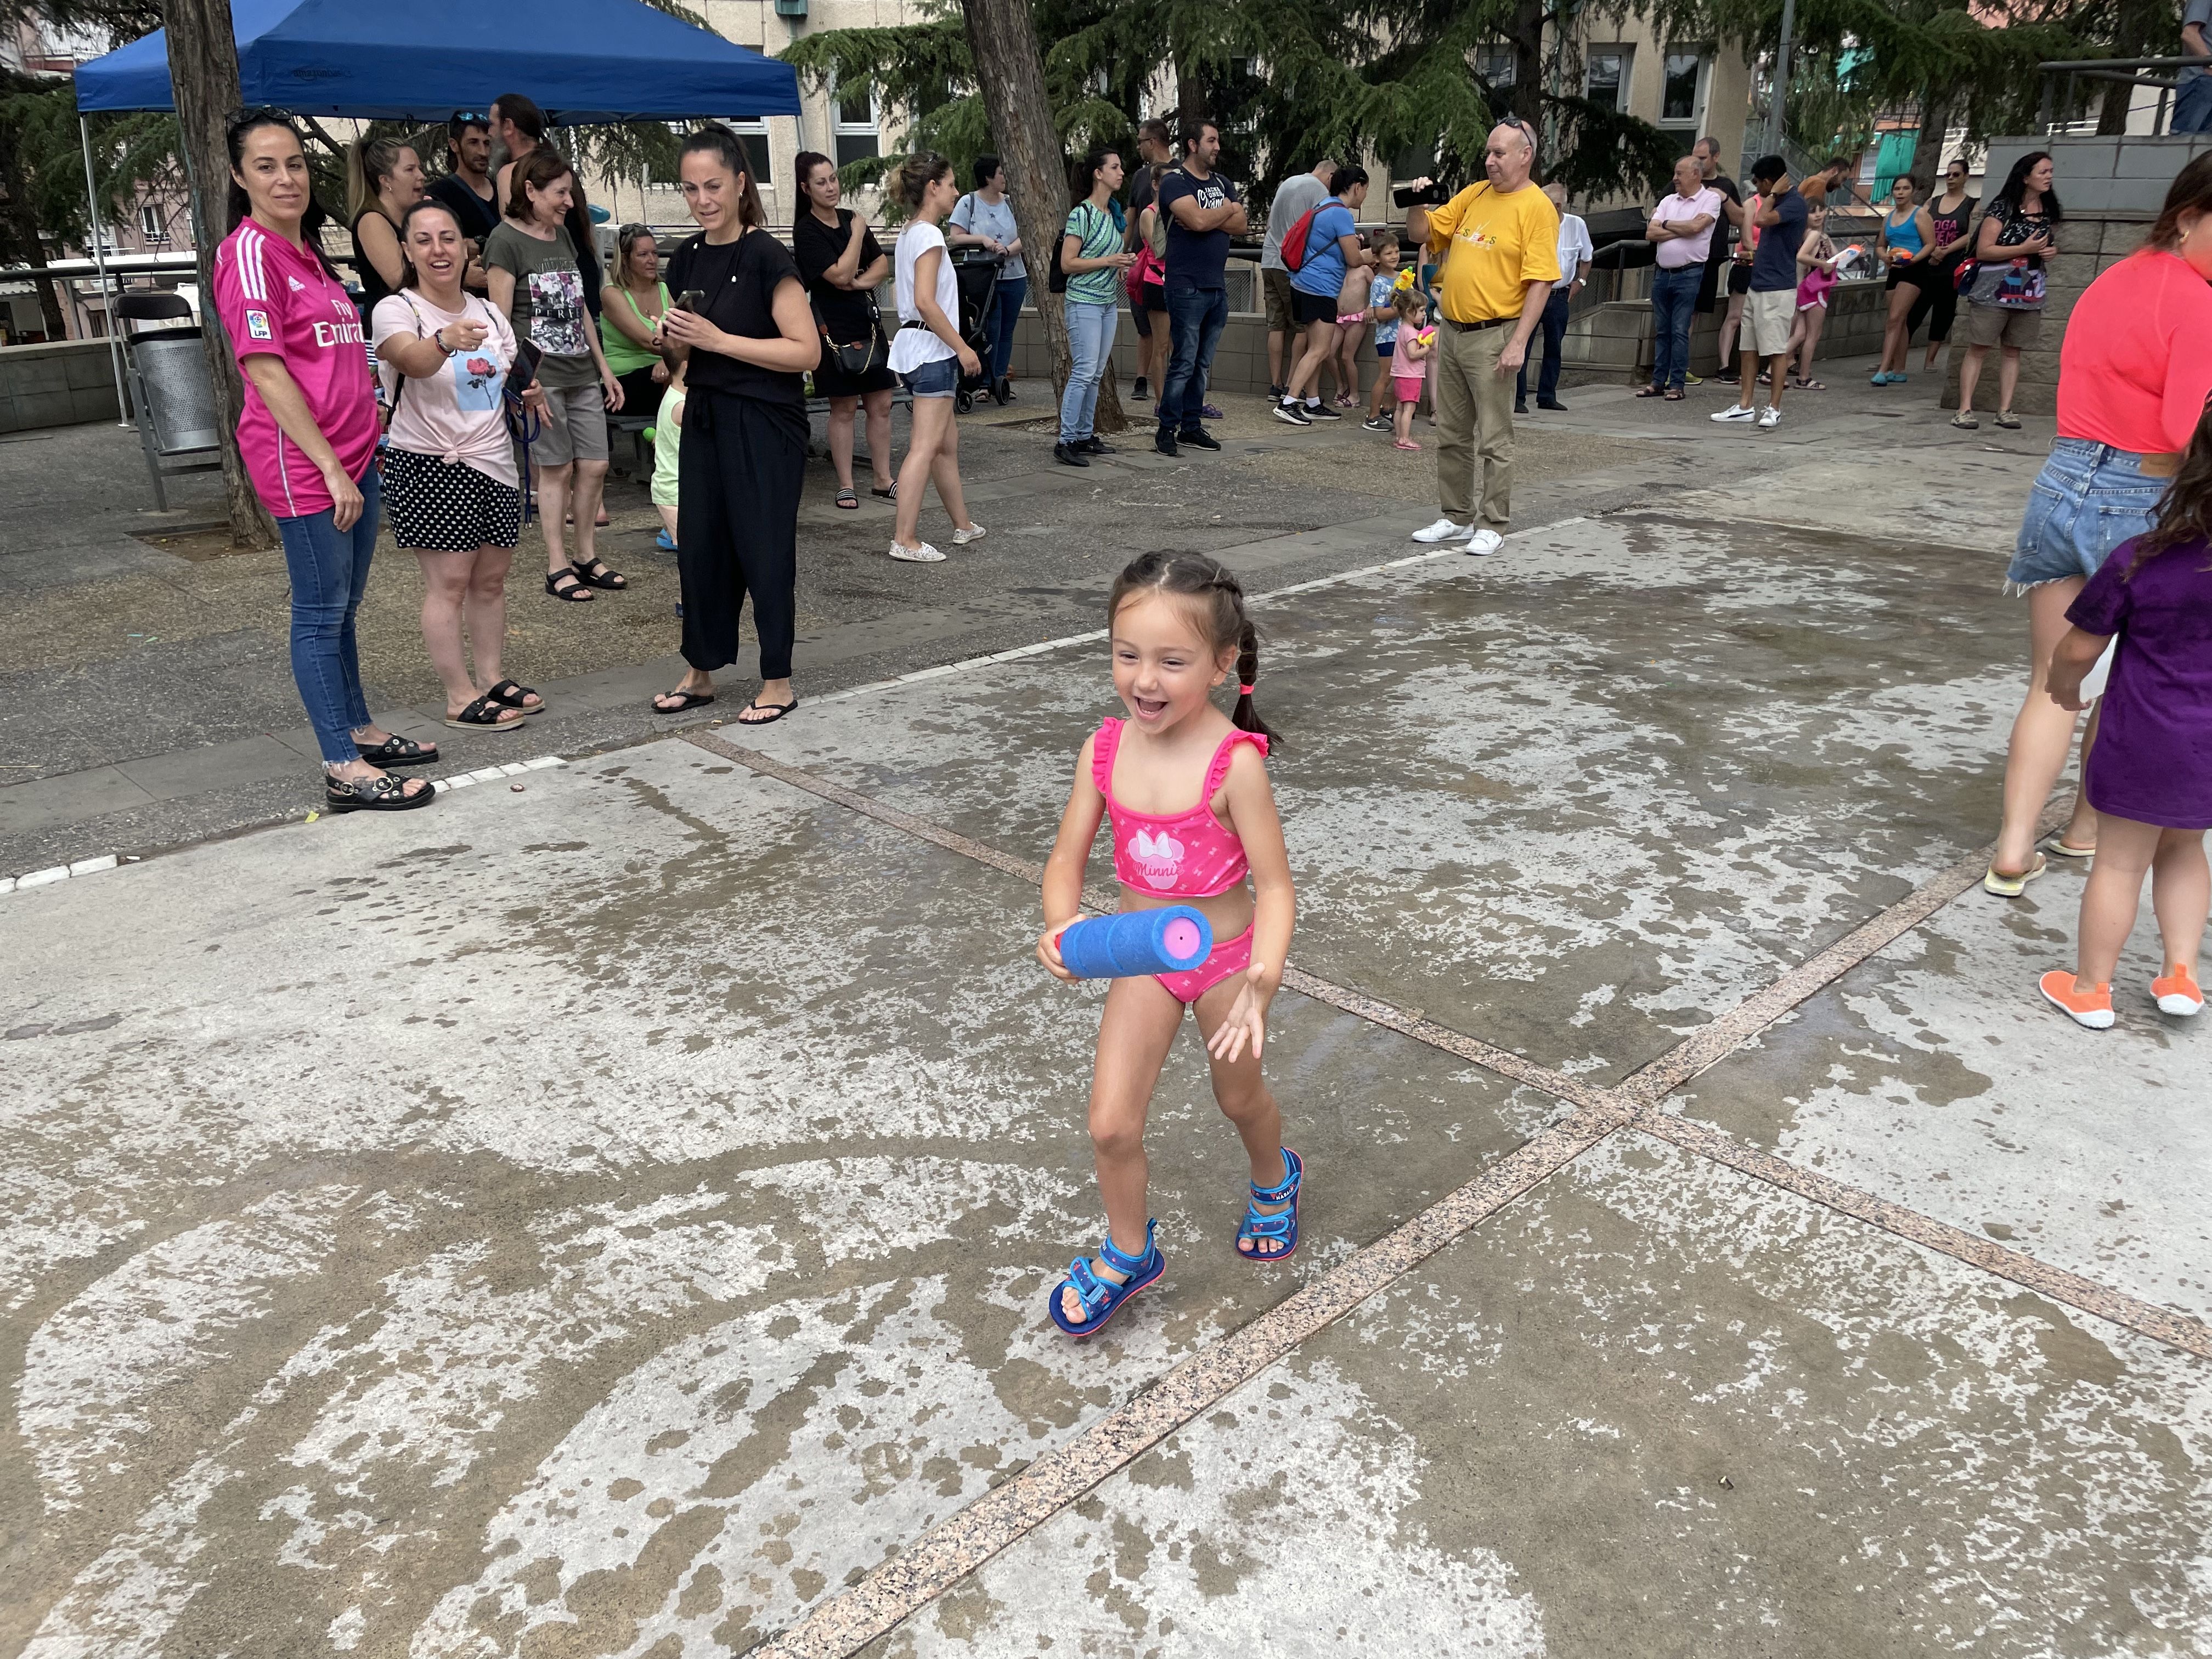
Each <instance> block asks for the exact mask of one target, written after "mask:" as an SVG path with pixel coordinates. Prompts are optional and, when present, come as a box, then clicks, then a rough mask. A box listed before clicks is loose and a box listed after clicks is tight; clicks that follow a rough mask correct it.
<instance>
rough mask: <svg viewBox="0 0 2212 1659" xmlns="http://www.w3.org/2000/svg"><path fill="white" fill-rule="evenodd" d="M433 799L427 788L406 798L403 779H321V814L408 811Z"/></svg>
mask: <svg viewBox="0 0 2212 1659" xmlns="http://www.w3.org/2000/svg"><path fill="white" fill-rule="evenodd" d="M437 798H438V792H437V791H436V790H435V789H432V788H429V787H427V786H426V787H423V788H422V789H421V790H418V791H417V792H416V793H414V794H411V795H410V794H409V793H407V781H406V780H405V779H404V778H395V777H392V776H390V775H386V776H383V777H377V778H333V777H331V776H328V775H325V777H324V779H323V811H325V812H411V811H414V810H415V809H416V807H418V806H428V805H429V804H430V803H431V802H432V801H434V800H435V799H437Z"/></svg>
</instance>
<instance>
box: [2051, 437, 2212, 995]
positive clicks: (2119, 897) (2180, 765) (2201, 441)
mask: <svg viewBox="0 0 2212 1659" xmlns="http://www.w3.org/2000/svg"><path fill="white" fill-rule="evenodd" d="M2066 619H2067V621H2069V622H2070V623H2073V624H2074V626H2073V629H2072V630H2071V631H2070V632H2069V633H2068V634H2067V635H2065V636H2064V637H2063V638H2062V639H2061V640H2060V641H2058V647H2057V650H2056V651H2055V652H2053V653H2052V654H2051V674H2050V678H2048V679H2047V680H2045V686H2046V687H2047V689H2048V690H2049V691H2050V693H2051V698H2052V700H2053V701H2054V702H2057V704H2058V706H2059V707H2060V708H2070V709H2073V710H2075V712H2077V713H2078V712H2079V711H2080V710H2081V707H2082V703H2083V698H2082V696H2081V682H2082V680H2083V679H2085V678H2087V675H2088V672H2089V670H2090V669H2091V668H2092V667H2093V666H2094V665H2095V664H2096V661H2097V659H2098V658H2099V657H2100V656H2101V655H2102V654H2103V653H2104V650H2105V645H2106V641H2108V640H2110V639H2111V638H2112V636H2113V635H2118V636H2119V641H2120V643H2119V648H2118V650H2117V651H2115V652H2114V653H2112V672H2111V674H2110V675H2109V677H2108V678H2106V684H2105V696H2104V703H2103V712H2102V713H2101V714H2100V715H2099V717H2098V721H2097V740H2096V742H2095V743H2094V744H2092V745H2091V746H2090V749H2089V757H2088V759H2087V763H2085V767H2084V775H2083V783H2084V785H2085V787H2086V789H2087V793H2088V797H2089V805H2092V806H2093V807H2095V808H2096V809H2097V858H2096V862H2095V863H2093V864H2092V865H2091V866H2089V878H2088V880H2087V882H2086V883H2084V884H2083V885H2082V889H2081V926H2080V929H2079V939H2078V942H2077V944H2076V947H2075V958H2074V970H2073V971H2072V972H2071V973H2069V972H2068V971H2067V970H2066V969H2063V968H2056V969H2052V970H2051V972H2049V973H2047V974H2045V975H2044V976H2043V979H2042V981H2041V987H2042V991H2043V994H2044V996H2045V999H2046V1000H2048V1001H2049V1002H2051V1005H2052V1006H2055V1007H2057V1009H2058V1010H2059V1011H2060V1012H2062V1013H2064V1014H2065V1015H2066V1016H2067V1017H2068V1018H2070V1019H2072V1020H2073V1021H2074V1023H2075V1024H2077V1025H2086V1026H2087V1027H2088V1028H2089V1029H2090V1030H2093V1031H2101V1030H2106V1029H2108V1028H2109V1027H2110V1026H2111V1025H2112V1022H2113V1019H2114V1018H2115V1016H2114V1014H2113V1012H2112V975H2114V974H2115V973H2116V972H2118V969H2119V965H2120V949H2121V947H2122V946H2123V945H2125V944H2126V943H2127V939H2128V935H2129V933H2131V932H2133V931H2134V928H2135V925H2136V907H2137V906H2138V905H2139V904H2140V903H2141V902H2142V884H2143V877H2144V876H2145V875H2146V874H2148V876H2149V877H2150V902H2151V908H2152V910H2153V911H2154V913H2155V915H2157V918H2158V933H2159V939H2160V945H2161V947H2162V948H2161V951H2160V957H2159V960H2160V963H2161V964H2163V965H2164V966H2165V968H2166V971H2165V972H2164V973H2163V974H2160V975H2157V976H2156V977H2155V978H2154V979H2153V980H2152V981H2151V982H2150V996H2151V1000H2152V1001H2153V1002H2154V1003H2155V1004H2157V1006H2158V1008H2159V1012H2161V1013H2166V1014H2174V1015H2179V1016H2181V1017H2183V1018H2187V1017H2188V1016H2190V1015H2192V1014H2195V1013H2197V1012H2199V1011H2200V1010H2201V1009H2203V1006H2204V993H2203V990H2202V989H2200V988H2199V987H2198V985H2197V950H2198V948H2199V946H2200V945H2202V944H2203V937H2204V920H2205V909H2206V907H2207V904H2208V902H2212V867H2208V866H2207V865H2206V862H2205V858H2204V832H2205V830H2206V829H2212V415H2208V416H2205V417H2203V418H2201V419H2200V420H2199V421H2198V422H2197V434H2196V436H2195V437H2194V438H2193V439H2192V440H2191V443H2190V446H2189V449H2188V453H2186V454H2185V456H2184V457H2183V458H2182V462H2181V465H2180V468H2179V471H2177V472H2176V473H2175V475H2174V479H2173V483H2172V486H2171V487H2170V488H2169V489H2167V490H2166V496H2165V499H2164V500H2162V501H2160V503H2159V507H2158V512H2157V516H2156V517H2155V518H2154V519H2153V520H2152V521H2151V527H2150V528H2149V529H2148V531H2146V532H2143V534H2142V535H2140V536H2135V537H2131V538H2129V539H2128V540H2126V541H2124V542H2122V543H2121V544H2119V545H2118V547H2116V548H2114V549H2113V550H2112V553H2111V555H2110V556H2107V557H2106V560H2105V562H2104V563H2103V564H2102V565H2101V566H2100V567H2099V568H2098V571H2097V574H2095V575H2093V576H2092V577H2090V578H2089V585H2088V586H2087V587H2084V588H2083V589H2082V590H2081V592H2080V593H2079V594H2078V595H2076V596H2075V600H2074V603H2073V604H2072V605H2070V606H2069V607H2068V609H2067V612H2066Z"/></svg>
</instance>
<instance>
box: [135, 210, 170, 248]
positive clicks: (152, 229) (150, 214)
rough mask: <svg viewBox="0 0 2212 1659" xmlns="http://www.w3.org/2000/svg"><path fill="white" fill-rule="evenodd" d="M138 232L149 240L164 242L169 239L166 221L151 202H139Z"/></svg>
mask: <svg viewBox="0 0 2212 1659" xmlns="http://www.w3.org/2000/svg"><path fill="white" fill-rule="evenodd" d="M138 234H140V235H141V236H143V237H144V238H145V239H146V240H148V241H149V242H166V241H167V240H169V224H168V221H167V220H166V219H164V218H163V217H162V216H161V209H160V208H158V207H155V205H154V204H152V203H151V202H143V203H141V204H139V208H138Z"/></svg>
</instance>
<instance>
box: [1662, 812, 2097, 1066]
mask: <svg viewBox="0 0 2212 1659" xmlns="http://www.w3.org/2000/svg"><path fill="white" fill-rule="evenodd" d="M2071 806H2072V801H2071V799H2070V797H2069V799H2068V800H2067V801H2066V802H2064V803H2063V804H2061V805H2052V806H2051V807H2049V808H2047V809H2046V810H2045V812H2044V815H2043V822H2042V823H2040V824H2039V825H2038V826H2037V829H2036V832H2035V838H2036V840H2037V842H2041V841H2042V840H2043V838H2044V837H2045V836H2048V835H2050V834H2051V832H2052V831H2053V830H2055V829H2057V828H2058V827H2059V826H2060V825H2061V824H2063V823H2065V822H2066V819H2067V817H2068V816H2069V812H2070V810H2071ZM1995 854H1996V842H1990V844H1989V845H1987V846H1985V847H1978V848H1975V849H1974V850H1973V851H1972V852H1971V853H1968V854H1966V855H1965V856H1964V857H1963V858H1960V860H1957V861H1956V862H1955V863H1954V864H1951V865H1949V866H1947V867H1946V868H1944V869H1942V870H1940V871H1938V872H1936V874H1935V875H1933V876H1931V877H1929V878H1928V879H1927V880H1926V881H1923V882H1922V883H1921V884H1920V885H1919V886H1917V887H1916V888H1914V889H1913V890H1911V892H1910V893H1907V894H1906V895H1905V896H1904V897H1903V898H1901V899H1899V901H1898V902H1896V903H1895V904H1893V905H1891V906H1890V907H1889V908H1887V909H1886V910H1884V911H1882V912H1881V914H1879V915H1875V916H1874V917H1873V918H1871V919H1870V920H1869V921H1863V922H1862V923H1860V924H1859V926H1857V927H1854V928H1852V929H1851V931H1850V933H1846V934H1844V936H1843V938H1841V939H1838V940H1837V941H1836V942H1835V943H1834V944H1833V945H1829V946H1828V947H1827V948H1826V950H1824V951H1818V952H1816V953H1815V954H1814V955H1812V956H1809V957H1806V958H1805V960H1804V961H1802V962H1801V963H1798V964H1797V965H1796V967H1795V968H1792V969H1790V971H1789V972H1788V973H1786V974H1784V975H1782V977H1781V978H1780V979H1778V980H1776V981H1774V982H1773V983H1772V984H1771V985H1769V986H1768V987H1765V989H1764V990H1761V991H1758V992H1754V993H1753V994H1752V995H1750V996H1747V997H1746V998H1745V999H1744V1000H1742V1001H1741V1002H1739V1003H1737V1004H1736V1005H1735V1007H1733V1008H1731V1009H1729V1011H1728V1012H1726V1013H1724V1014H1723V1015H1722V1016H1721V1017H1720V1018H1718V1019H1716V1020H1714V1021H1713V1022H1712V1023H1711V1024H1709V1025H1705V1026H1701V1027H1699V1029H1698V1030H1696V1031H1694V1032H1692V1034H1691V1035H1690V1036H1688V1037H1687V1038H1686V1039H1685V1040H1684V1041H1683V1042H1680V1043H1679V1044H1677V1045H1676V1046H1675V1047H1674V1048H1670V1049H1668V1051H1667V1052H1666V1053H1665V1054H1662V1055H1660V1056H1659V1058H1658V1059H1656V1060H1653V1061H1652V1062H1651V1063H1650V1065H1648V1066H1644V1067H1643V1068H1642V1069H1641V1070H1639V1071H1637V1072H1634V1073H1631V1074H1630V1075H1629V1076H1627V1077H1626V1078H1624V1079H1622V1080H1621V1083H1620V1089H1621V1092H1622V1093H1624V1094H1626V1095H1628V1096H1630V1097H1632V1098H1634V1099H1635V1100H1637V1101H1638V1102H1639V1103H1649V1102H1652V1101H1657V1100H1663V1099H1664V1098H1666V1097H1667V1096H1668V1095H1669V1094H1671V1093H1673V1092H1674V1091H1675V1090H1676V1089H1679V1088H1680V1087H1681V1086H1682V1085H1684V1084H1685V1083H1687V1082H1688V1081H1689V1080H1690V1079H1692V1078H1693V1077H1696V1076H1697V1075H1698V1074H1699V1073H1700V1072H1705V1071H1709V1070H1710V1069H1711V1068H1712V1067H1713V1066H1717V1065H1718V1064H1719V1063H1720V1062H1721V1061H1722V1060H1725V1059H1727V1058H1728V1056H1729V1054H1733V1053H1735V1050H1736V1049H1738V1048H1741V1047H1742V1046H1743V1044H1744V1043H1745V1042H1747V1041H1749V1040H1750V1039H1751V1038H1752V1037H1754V1036H1758V1035H1759V1032H1761V1031H1763V1030H1765V1029H1766V1028H1767V1027H1768V1026H1770V1025H1771V1024H1774V1022H1775V1021H1776V1020H1778V1019H1779V1018H1782V1016H1783V1015H1784V1014H1786V1013H1788V1012H1790V1010H1791V1009H1792V1008H1795V1007H1796V1006H1797V1005H1798V1004H1799V1003H1801V1002H1802V1001H1804V1000H1806V999H1807V998H1808V997H1810V996H1812V995H1813V994H1814V993H1815V992H1817V991H1819V990H1820V988H1821V987H1823V986H1826V985H1827V984H1829V983H1831V982H1832V981H1835V980H1838V979H1840V978H1842V977H1843V975H1845V974H1847V973H1849V972H1850V970H1851V969H1854V968H1856V967H1857V966H1858V965H1859V963H1863V962H1864V961H1865V960H1866V959H1867V958H1868V957H1870V956H1872V955H1874V953H1875V951H1879V950H1881V949H1882V948H1883V947H1884V946H1885V945H1890V944H1892V943H1893V942H1894V941H1895V940H1897V939H1900V938H1902V937H1903V936H1904V935H1905V934H1906V933H1911V931H1912V930H1913V929H1914V928H1916V927H1918V926H1920V924H1921V923H1922V922H1923V921H1927V920H1928V918H1929V917H1930V916H1932V915H1935V914H1936V912H1937V911H1938V910H1940V909H1942V908H1943V907H1944V906H1945V905H1947V904H1948V903H1949V902H1951V901H1952V900H1953V899H1954V898H1957V897H1958V896H1960V894H1961V893H1964V892H1966V891H1968V890H1970V889H1972V887H1974V886H1975V885H1976V884H1978V883H1979V882H1980V880H1981V879H1982V877H1983V875H1984V872H1987V870H1988V869H1989V867H1990V859H1991V858H1992V857H1993V856H1995Z"/></svg>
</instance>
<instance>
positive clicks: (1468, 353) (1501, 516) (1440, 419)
mask: <svg viewBox="0 0 2212 1659" xmlns="http://www.w3.org/2000/svg"><path fill="white" fill-rule="evenodd" d="M1513 329H1514V325H1513V322H1512V321H1511V320H1510V319H1509V320H1507V321H1505V322H1503V323H1500V324H1498V325H1497V326H1496V327H1493V328H1476V329H1467V328H1458V327H1455V326H1454V325H1452V324H1451V323H1450V322H1449V321H1447V322H1445V323H1443V325H1441V326H1440V327H1439V328H1438V329H1437V372H1436V400H1437V499H1438V500H1439V501H1441V502H1442V504H1443V513H1444V517H1446V518H1447V519H1449V520H1451V521H1452V522H1453V523H1454V524H1473V523H1474V508H1475V489H1474V467H1475V458H1476V455H1477V453H1478V452H1479V453H1480V456H1481V459H1482V522H1483V523H1484V524H1486V525H1487V526H1490V528H1492V529H1493V530H1503V529H1504V528H1505V526H1506V524H1507V522H1508V521H1509V520H1510V519H1511V517H1512V513H1513V377H1512V376H1511V375H1510V374H1499V373H1498V359H1499V358H1500V357H1501V356H1504V353H1505V343H1506V342H1507V341H1508V340H1510V339H1511V338H1512V337H1513Z"/></svg>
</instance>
